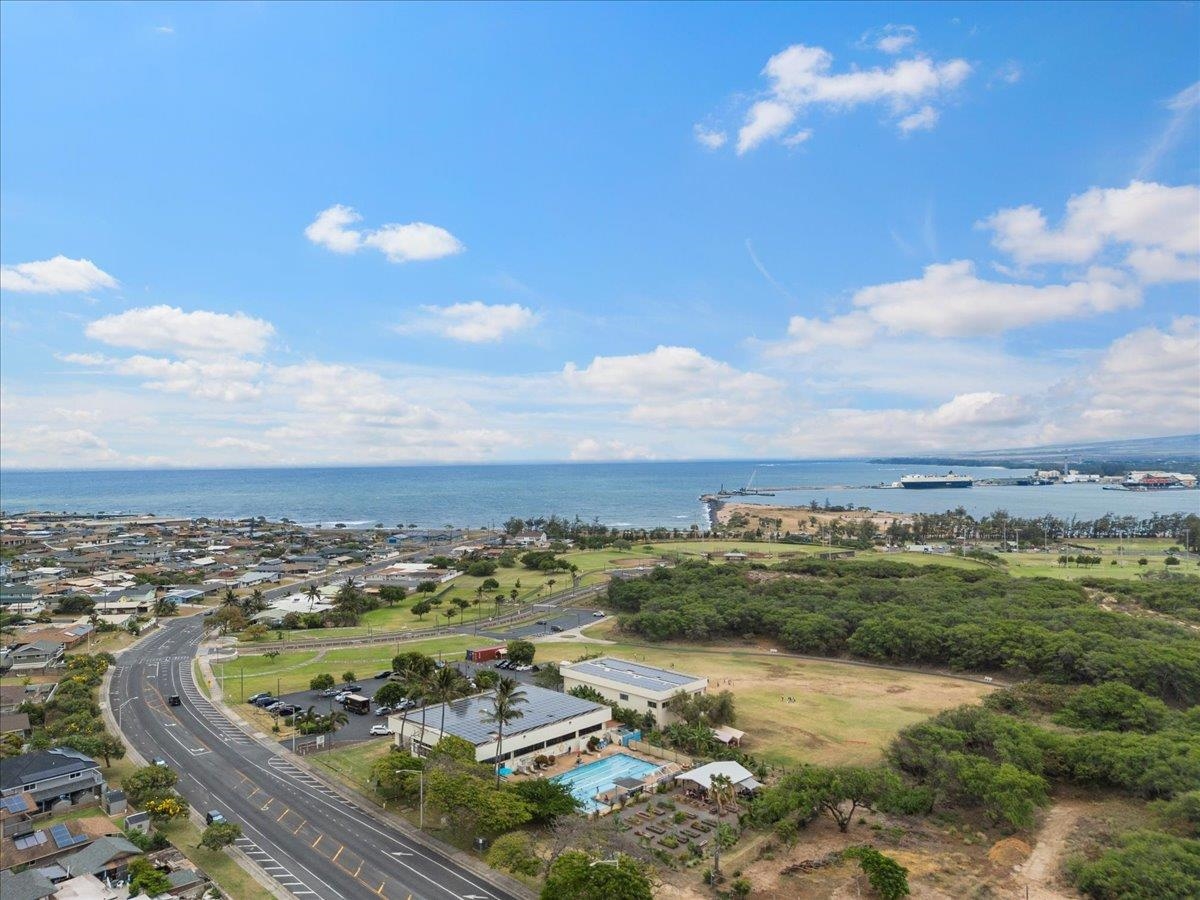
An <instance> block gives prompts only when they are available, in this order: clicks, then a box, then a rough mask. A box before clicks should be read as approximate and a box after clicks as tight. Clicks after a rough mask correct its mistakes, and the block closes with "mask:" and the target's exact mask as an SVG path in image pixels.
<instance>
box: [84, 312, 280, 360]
mask: <svg viewBox="0 0 1200 900" xmlns="http://www.w3.org/2000/svg"><path fill="white" fill-rule="evenodd" d="M85 333H86V334H87V336H88V337H89V338H91V339H92V340H96V341H101V342H103V343H105V344H109V345H110V346H113V347H132V348H134V349H137V350H160V351H166V352H173V353H179V354H183V355H188V354H201V355H207V354H228V355H235V356H242V355H246V354H257V353H262V352H263V351H264V350H265V349H266V347H267V342H268V341H269V340H270V338H271V336H272V335H274V333H275V328H274V326H273V325H271V323H270V322H267V321H264V320H263V319H256V318H253V317H252V316H248V315H246V314H245V313H241V312H238V313H233V314H232V315H231V314H228V313H216V312H208V311H206V310H196V311H194V312H184V311H183V310H182V309H179V308H178V307H175V306H166V305H160V306H147V307H141V308H138V309H130V310H127V311H125V312H123V313H118V314H116V315H111V316H105V317H104V318H101V319H97V320H96V321H94V322H91V323H89V324H88V326H87V328H86V329H85Z"/></svg>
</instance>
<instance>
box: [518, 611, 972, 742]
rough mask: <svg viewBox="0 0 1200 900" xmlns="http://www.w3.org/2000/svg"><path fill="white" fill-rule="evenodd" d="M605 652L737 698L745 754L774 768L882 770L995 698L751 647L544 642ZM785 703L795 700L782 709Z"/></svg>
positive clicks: (569, 656) (547, 651) (933, 680)
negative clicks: (913, 729)
mask: <svg viewBox="0 0 1200 900" xmlns="http://www.w3.org/2000/svg"><path fill="white" fill-rule="evenodd" d="M615 624H616V623H615V622H614V621H612V620H609V621H605V622H602V623H599V624H598V625H595V626H593V627H591V628H588V629H586V631H585V634H587V635H588V636H589V637H603V638H608V639H611V638H612V637H613V636H614V635H613V631H612V629H613V628H614V626H615ZM617 637H619V635H618V636H617ZM752 649H753V651H757V652H752ZM597 650H600V651H602V652H604V653H611V654H612V655H613V656H618V657H620V658H622V659H630V660H634V661H638V662H645V663H648V664H650V665H655V666H662V667H664V668H671V667H672V666H674V667H675V668H676V669H677V670H679V671H681V672H688V673H693V674H695V675H698V676H699V675H704V676H707V677H708V679H709V690H710V691H722V690H729V691H732V692H733V694H734V696H735V697H736V705H737V714H738V717H737V723H736V725H737V727H738V728H740V729H742V730H743V731H745V732H746V738H745V743H744V746H745V749H746V750H747V751H748V752H750V753H753V754H754V755H755V756H757V757H759V758H761V759H763V760H765V761H767V762H768V763H771V764H773V765H796V764H798V763H817V764H822V765H833V764H868V763H872V762H877V761H878V760H879V759H880V757H881V754H882V750H883V748H884V746H886V744H887V743H888V741H890V740H891V739H892V737H894V736H895V734H896V732H897V731H899V730H900V729H901V728H904V727H905V726H907V725H911V724H913V723H915V722H919V721H921V720H922V719H926V718H928V717H929V716H931V715H933V714H935V713H937V712H940V711H941V710H943V709H948V708H949V707H952V706H958V705H960V704H963V703H975V702H978V700H979V699H980V698H981V697H983V696H984V695H985V694H987V693H988V692H989V691H990V690H992V688H990V687H988V686H986V685H983V684H976V683H973V682H969V681H959V680H957V679H953V678H942V677H939V676H936V675H921V674H915V673H907V672H893V671H888V670H883V669H872V668H867V667H863V666H853V665H847V664H845V663H837V662H824V661H821V662H818V661H809V660H799V659H790V658H788V657H786V656H774V655H770V654H766V653H764V652H762V649H761V648H749V647H742V648H736V647H692V646H686V645H680V644H661V645H659V644H656V645H653V646H647V645H642V644H627V643H616V644H613V645H610V646H603V645H597V644H581V643H572V642H567V641H553V642H546V643H541V644H539V645H538V656H539V658H540V659H542V660H558V659H564V660H574V659H576V658H578V657H580V656H582V655H584V654H585V653H595V652H596V651H597ZM781 696H783V697H795V698H796V702H795V703H787V702H786V701H781V700H780V699H779V698H780V697H781Z"/></svg>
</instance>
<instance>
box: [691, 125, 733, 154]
mask: <svg viewBox="0 0 1200 900" xmlns="http://www.w3.org/2000/svg"><path fill="white" fill-rule="evenodd" d="M692 134H694V135H695V136H696V140H697V142H699V144H700V145H701V146H702V147H707V148H708V149H709V150H720V149H721V148H722V147H724V146H725V142H726V141H728V140H729V135H727V134H726V133H725V132H724V131H720V130H714V129H710V128H705V127H704V126H703V125H699V124H697V125H693V126H692Z"/></svg>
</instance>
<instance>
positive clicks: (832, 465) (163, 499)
mask: <svg viewBox="0 0 1200 900" xmlns="http://www.w3.org/2000/svg"><path fill="white" fill-rule="evenodd" d="M944 471H945V467H939V466H916V465H911V464H909V465H898V466H897V465H880V464H876V463H869V462H865V461H860V460H810V461H804V462H794V463H759V462H755V461H715V462H629V463H545V464H534V463H531V464H523V465H451V466H392V467H361V468H357V467H356V468H297V469H169V470H137V471H108V470H92V471H63V470H55V471H3V472H0V508H2V509H3V510H4V511H5V512H6V513H10V514H11V513H16V512H22V511H28V510H45V511H53V512H59V511H69V512H85V513H99V512H105V513H116V512H120V513H129V514H133V513H153V514H155V515H160V516H210V517H219V518H238V517H243V516H266V517H267V518H269V519H279V518H283V517H286V518H289V519H292V520H293V521H296V522H301V523H304V524H311V525H317V524H325V525H330V524H334V523H337V522H341V523H344V524H346V525H356V524H374V523H376V522H382V523H383V524H384V525H386V526H388V527H392V526H395V525H409V524H412V525H417V526H419V527H441V526H443V525H454V526H470V527H478V526H481V525H489V526H490V525H496V524H499V523H500V522H503V521H504V520H505V519H507V518H508V517H510V516H519V517H529V516H539V515H546V516H548V515H550V514H551V513H555V514H557V515H559V516H563V517H566V518H571V519H573V518H575V517H576V516H578V517H579V518H580V519H583V520H585V521H592V520H598V521H600V522H602V523H604V524H606V525H609V526H629V527H643V526H644V527H648V528H649V527H656V526H665V527H668V528H676V527H677V528H681V529H687V528H690V527H691V526H692V525H693V524H696V525H699V526H700V527H702V528H703V527H705V525H706V524H707V518H706V512H705V508H704V506H703V504H702V503H701V502H700V500H699V497H700V495H701V494H703V493H709V492H714V491H716V490H718V489H719V488H720V487H722V486H724V487H726V488H736V487H742V486H744V485H745V484H746V483H747V482H748V481H749V480H750V479H751V478H753V479H754V482H753V483H754V486H756V487H767V486H779V485H786V486H802V488H801V489H800V490H794V491H788V492H783V493H779V494H777V495H776V496H775V497H762V498H739V499H745V500H748V501H757V502H762V503H770V504H783V505H802V504H807V503H809V502H810V501H812V500H816V501H817V502H818V503H824V502H825V500H828V501H829V502H830V503H832V504H835V505H846V504H854V505H856V506H868V507H871V508H872V509H882V510H889V511H893V512H942V511H944V510H947V509H953V508H956V507H959V506H962V507H963V508H965V509H966V510H967V512H969V513H971V514H972V515H975V516H980V515H984V514H987V513H991V512H993V511H995V510H997V509H1005V510H1007V511H1008V512H1009V513H1010V514H1012V515H1018V516H1037V515H1044V514H1046V513H1049V514H1052V515H1056V516H1060V517H1064V518H1070V517H1072V516H1075V517H1077V518H1079V519H1094V518H1097V517H1099V516H1101V515H1103V514H1104V513H1107V512H1111V513H1114V514H1117V515H1132V516H1137V517H1145V516H1149V515H1151V514H1152V513H1155V512H1158V513H1171V512H1200V492H1198V491H1171V492H1163V493H1134V492H1127V491H1106V490H1102V489H1101V487H1100V486H1099V485H1092V484H1079V485H1052V486H1044V487H1016V486H976V487H973V488H969V489H946V490H924V491H910V490H879V489H874V488H872V487H870V485H878V484H881V483H884V484H887V483H891V482H893V481H896V480H897V479H899V478H900V477H901V476H902V475H905V474H908V473H910V472H931V473H935V472H944ZM956 471H959V472H962V473H964V474H969V475H973V476H975V477H976V478H1006V477H1007V478H1012V477H1016V476H1017V475H1021V474H1026V473H1025V472H1023V471H1020V470H1014V469H1000V468H996V467H992V466H981V467H972V468H960V469H956Z"/></svg>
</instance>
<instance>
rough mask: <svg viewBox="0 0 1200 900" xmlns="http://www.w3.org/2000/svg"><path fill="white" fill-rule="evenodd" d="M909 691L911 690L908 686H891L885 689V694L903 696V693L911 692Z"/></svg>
mask: <svg viewBox="0 0 1200 900" xmlns="http://www.w3.org/2000/svg"><path fill="white" fill-rule="evenodd" d="M911 690H912V688H910V687H909V686H908V685H905V684H893V685H892V686H891V687H889V688H888V689H887V692H888V693H889V694H903V693H904V692H905V691H911Z"/></svg>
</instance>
